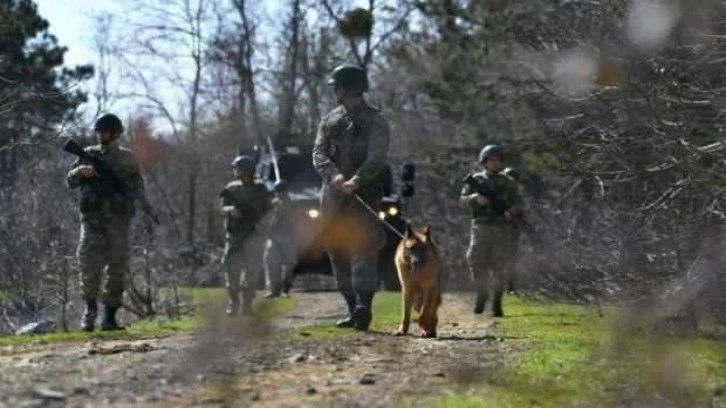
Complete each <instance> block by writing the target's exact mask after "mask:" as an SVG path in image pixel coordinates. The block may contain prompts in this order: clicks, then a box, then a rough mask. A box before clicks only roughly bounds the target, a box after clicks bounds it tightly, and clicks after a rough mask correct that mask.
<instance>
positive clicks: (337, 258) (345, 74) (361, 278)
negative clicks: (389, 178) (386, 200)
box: [313, 64, 389, 331]
mask: <svg viewBox="0 0 726 408" xmlns="http://www.w3.org/2000/svg"><path fill="white" fill-rule="evenodd" d="M328 85H330V86H332V87H333V89H334V92H335V96H336V98H337V101H338V104H339V106H338V107H336V108H335V109H333V110H332V111H331V112H330V113H328V115H327V116H325V117H324V118H323V120H322V121H321V122H320V126H319V128H318V134H317V136H316V138H315V145H314V147H313V164H314V166H315V169H316V170H317V171H318V173H319V174H320V176H321V178H322V180H323V194H322V203H321V210H322V211H321V214H322V216H323V217H324V222H325V225H326V227H325V229H326V231H325V233H324V235H325V236H326V238H325V239H326V241H327V243H326V247H327V248H326V250H327V252H328V254H329V256H330V260H331V263H332V266H333V272H334V274H335V279H336V284H337V288H338V290H339V291H340V292H341V294H342V295H343V298H344V299H345V302H346V304H347V307H348V313H349V315H348V317H347V318H346V319H344V320H341V321H339V322H337V324H336V325H337V326H338V327H354V328H355V329H357V330H361V331H365V330H368V326H369V325H370V322H371V319H372V317H373V315H372V311H371V305H372V301H373V296H374V294H375V292H376V290H377V289H378V270H377V269H378V266H377V263H378V251H379V250H380V249H381V248H382V247H383V245H384V244H385V240H386V238H385V233H384V231H383V229H382V226H381V225H380V224H379V223H378V221H377V218H375V217H373V216H371V214H370V213H369V211H370V210H369V209H372V210H373V211H375V212H376V213H377V210H378V208H379V207H380V202H381V198H382V197H383V185H382V183H381V182H380V177H378V176H379V174H380V172H381V171H382V170H383V169H384V167H385V165H386V159H387V153H388V146H389V125H388V121H387V120H386V119H385V118H384V117H383V115H382V114H381V111H380V110H378V109H376V108H374V107H372V106H370V105H368V103H367V102H366V100H365V99H364V98H363V93H364V92H366V91H368V76H367V74H366V72H365V70H364V69H363V68H361V67H360V66H357V65H353V64H343V65H340V66H338V67H337V68H335V70H334V71H333V73H332V76H331V78H330V80H329V81H328ZM363 204H365V205H363Z"/></svg>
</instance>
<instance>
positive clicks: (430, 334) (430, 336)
mask: <svg viewBox="0 0 726 408" xmlns="http://www.w3.org/2000/svg"><path fill="white" fill-rule="evenodd" d="M418 336H419V337H421V338H422V339H433V338H435V337H436V330H434V331H426V330H421V332H420V333H419V335H418Z"/></svg>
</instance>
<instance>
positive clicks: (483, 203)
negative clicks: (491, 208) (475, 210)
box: [476, 194, 489, 207]
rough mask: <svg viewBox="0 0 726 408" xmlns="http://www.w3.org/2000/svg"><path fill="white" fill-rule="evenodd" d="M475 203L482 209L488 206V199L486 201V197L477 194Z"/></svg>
mask: <svg viewBox="0 0 726 408" xmlns="http://www.w3.org/2000/svg"><path fill="white" fill-rule="evenodd" d="M476 203H477V204H479V205H480V206H482V207H486V206H488V205H489V199H487V198H486V197H484V196H483V195H481V194H477V196H476Z"/></svg>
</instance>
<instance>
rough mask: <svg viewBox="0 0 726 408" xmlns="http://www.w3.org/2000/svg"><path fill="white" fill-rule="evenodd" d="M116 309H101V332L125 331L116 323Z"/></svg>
mask: <svg viewBox="0 0 726 408" xmlns="http://www.w3.org/2000/svg"><path fill="white" fill-rule="evenodd" d="M117 310H118V308H117V307H108V306H106V307H104V308H103V319H102V320H101V330H103V331H117V330H126V328H125V327H123V326H120V325H119V324H118V323H117V322H116V311H117Z"/></svg>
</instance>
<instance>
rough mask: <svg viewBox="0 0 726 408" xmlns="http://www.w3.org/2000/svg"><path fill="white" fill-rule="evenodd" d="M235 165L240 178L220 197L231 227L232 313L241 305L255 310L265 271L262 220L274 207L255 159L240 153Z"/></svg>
mask: <svg viewBox="0 0 726 408" xmlns="http://www.w3.org/2000/svg"><path fill="white" fill-rule="evenodd" d="M232 167H233V169H234V175H235V178H237V179H236V180H234V181H231V182H229V183H228V184H227V186H226V187H225V188H224V189H223V190H222V192H221V193H220V200H219V207H220V210H221V212H222V214H224V216H225V229H226V231H227V235H226V244H225V248H224V257H223V259H222V265H223V267H224V274H225V279H226V286H227V294H228V295H229V307H228V309H227V314H228V315H230V316H232V315H235V314H237V313H239V312H240V305H241V306H242V308H241V312H242V314H250V313H251V312H252V300H253V299H254V296H255V287H254V285H255V283H256V282H257V281H258V278H259V277H260V275H259V274H260V273H261V272H262V247H263V241H264V237H263V234H262V232H261V231H259V228H258V223H259V222H260V221H261V220H262V217H263V216H264V215H265V214H266V213H267V211H269V209H270V196H269V193H268V192H267V189H265V186H264V185H262V184H260V183H256V182H255V180H254V174H255V161H254V159H252V158H251V157H249V156H239V157H237V158H235V159H234V161H233V162H232ZM240 292H241V293H240ZM240 295H241V297H242V299H241V300H242V302H241V304H240Z"/></svg>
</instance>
